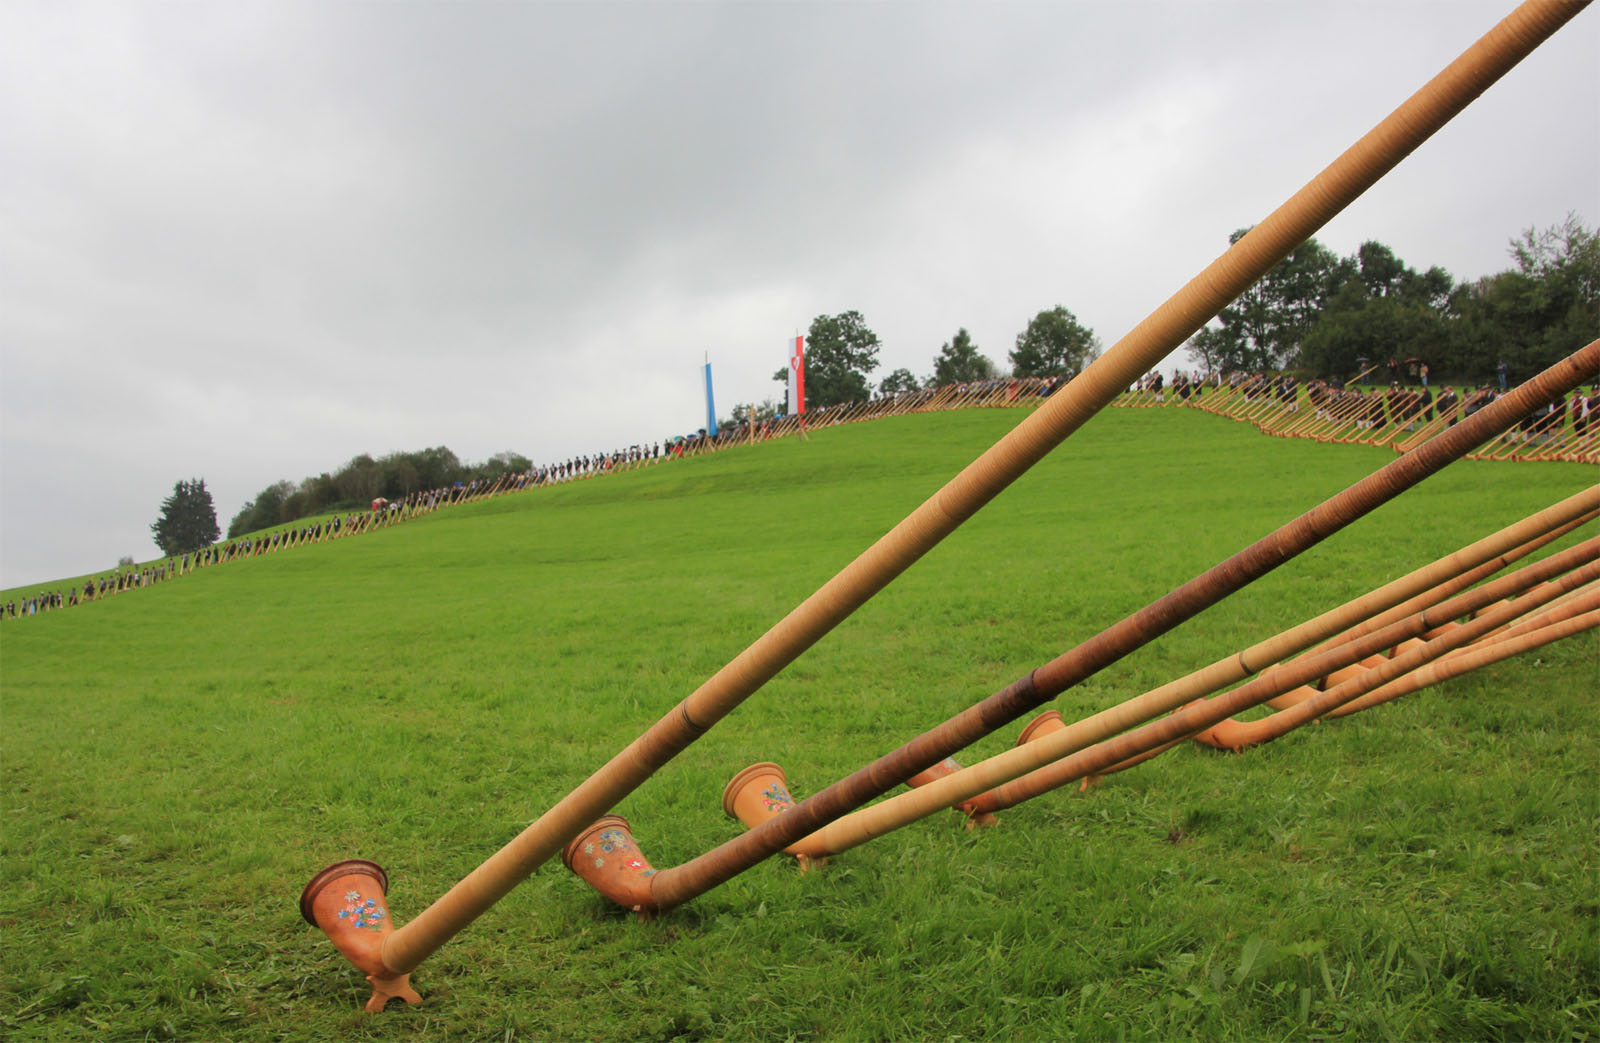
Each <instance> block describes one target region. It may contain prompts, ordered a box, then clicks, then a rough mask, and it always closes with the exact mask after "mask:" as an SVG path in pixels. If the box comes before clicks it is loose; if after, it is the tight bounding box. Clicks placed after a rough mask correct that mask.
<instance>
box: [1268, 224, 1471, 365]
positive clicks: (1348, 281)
mask: <svg viewBox="0 0 1600 1043" xmlns="http://www.w3.org/2000/svg"><path fill="white" fill-rule="evenodd" d="M1340 270H1341V271H1343V272H1345V273H1346V274H1345V280H1344V283H1343V284H1342V285H1341V286H1339V288H1338V289H1337V290H1335V291H1333V292H1332V293H1330V294H1328V295H1326V297H1325V298H1324V300H1323V306H1322V309H1321V311H1320V312H1318V314H1317V316H1316V318H1315V319H1314V320H1312V322H1311V323H1310V325H1309V326H1307V327H1306V329H1305V330H1304V332H1303V334H1302V335H1301V337H1300V350H1299V363H1300V365H1301V366H1303V367H1306V368H1309V369H1310V370H1312V371H1313V372H1315V373H1316V374H1317V375H1319V376H1338V377H1345V378H1350V377H1354V376H1355V375H1356V373H1357V372H1358V371H1359V370H1360V368H1361V367H1360V365H1359V363H1358V362H1357V360H1358V359H1362V358H1365V359H1367V360H1368V361H1369V365H1370V364H1371V363H1379V364H1381V363H1382V362H1384V361H1385V360H1386V359H1389V358H1391V357H1396V358H1402V359H1404V358H1419V359H1421V360H1423V361H1424V362H1426V363H1428V365H1429V367H1430V368H1433V369H1438V368H1439V367H1440V365H1441V363H1445V362H1446V355H1447V354H1448V352H1447V348H1446V336H1447V333H1448V329H1447V326H1446V323H1445V314H1444V308H1445V305H1446V303H1447V302H1448V301H1449V299H1450V290H1451V288H1452V286H1453V284H1454V280H1453V279H1451V277H1450V273H1449V272H1446V271H1445V270H1444V269H1443V268H1439V267H1433V268H1429V269H1428V270H1427V271H1426V272H1423V273H1421V274H1419V273H1418V272H1417V271H1416V270H1415V269H1414V268H1411V267H1409V266H1408V265H1406V264H1405V262H1403V261H1401V260H1400V258H1398V257H1396V256H1395V254H1394V251H1393V250H1391V249H1389V247H1387V246H1385V245H1384V244H1382V243H1380V242H1377V241H1376V240H1371V239H1369V240H1367V241H1366V242H1364V243H1362V244H1361V246H1360V248H1359V249H1357V251H1356V253H1355V255H1354V256H1353V257H1348V258H1346V259H1345V260H1344V261H1342V262H1340Z"/></svg>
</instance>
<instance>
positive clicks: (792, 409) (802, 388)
mask: <svg viewBox="0 0 1600 1043" xmlns="http://www.w3.org/2000/svg"><path fill="white" fill-rule="evenodd" d="M805 411H806V339H805V338H804V337H801V336H796V337H795V338H794V340H793V341H791V342H790V344H789V414H790V415H791V416H801V415H804V413H805Z"/></svg>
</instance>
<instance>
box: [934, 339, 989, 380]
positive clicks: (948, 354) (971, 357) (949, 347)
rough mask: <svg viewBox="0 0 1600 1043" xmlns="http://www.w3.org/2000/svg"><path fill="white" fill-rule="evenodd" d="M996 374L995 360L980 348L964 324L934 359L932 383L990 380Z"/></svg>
mask: <svg viewBox="0 0 1600 1043" xmlns="http://www.w3.org/2000/svg"><path fill="white" fill-rule="evenodd" d="M994 375H995V368H994V361H993V360H992V359H990V358H989V357H988V356H987V355H985V354H983V353H982V352H980V351H979V350H978V346H977V345H976V344H974V343H972V335H971V334H969V333H968V332H967V330H966V327H964V326H963V327H962V328H961V329H959V330H956V335H955V336H954V337H952V338H951V339H950V340H949V341H947V342H945V344H944V346H943V347H941V348H940V349H939V354H938V355H937V356H935V358H934V360H933V380H932V384H933V385H934V386H936V387H937V386H942V385H945V384H966V383H970V382H972V381H976V380H988V379H990V378H991V377H993V376H994Z"/></svg>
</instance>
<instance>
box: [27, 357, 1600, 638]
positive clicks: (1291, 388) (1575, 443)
mask: <svg viewBox="0 0 1600 1043" xmlns="http://www.w3.org/2000/svg"><path fill="white" fill-rule="evenodd" d="M1063 383H1065V380H1064V379H1063V378H1053V377H1052V378H1029V379H996V380H987V381H978V382H973V383H966V384H951V385H947V386H945V387H939V388H927V389H923V390H919V391H909V392H903V393H901V394H899V395H893V396H886V397H883V398H877V399H872V400H870V401H865V402H851V403H845V404H842V405H836V406H827V407H824V408H821V409H818V410H815V411H813V412H810V413H806V414H802V415H793V416H780V417H776V418H774V419H772V420H768V421H765V422H762V423H741V424H736V425H730V426H724V427H722V428H720V429H719V430H718V432H717V434H716V435H715V436H708V435H691V436H689V437H687V438H684V439H680V440H677V441H675V442H673V443H671V444H670V445H667V446H666V447H665V448H661V449H657V450H656V451H649V452H646V451H640V450H638V449H637V448H634V449H628V450H619V451H617V452H614V453H607V454H601V455H597V456H586V457H578V458H575V459H572V460H568V461H564V462H561V463H556V464H551V465H548V466H543V467H536V468H532V469H530V470H528V471H524V472H516V473H507V474H505V475H502V476H501V477H500V478H499V479H497V480H494V481H490V480H488V479H477V480H474V481H471V482H467V483H461V484H457V485H454V486H451V487H448V488H441V489H430V490H426V491H419V492H416V493H412V494H411V495H409V496H407V497H405V498H404V499H403V500H395V501H390V500H383V499H379V500H374V501H372V504H371V509H370V510H368V511H363V512H360V513H354V512H351V513H346V514H343V515H333V516H331V517H326V518H322V519H318V520H314V521H306V522H303V523H298V524H293V525H289V526H285V527H283V528H279V529H274V530H268V531H265V532H259V533H254V534H252V535H249V536H243V537H240V538H238V539H230V540H226V541H223V542H219V543H216V544H214V545H212V546H210V547H204V548H201V549H200V550H197V551H194V552H193V553H190V554H183V555H178V556H175V557H171V558H167V559H163V560H161V561H156V562H152V563H149V564H146V565H145V566H143V567H140V568H131V569H117V570H115V571H112V572H108V573H105V574H102V575H98V576H90V577H88V578H86V579H85V580H84V581H83V582H82V584H81V586H80V585H79V584H78V583H77V582H76V581H74V582H73V583H72V584H70V585H67V586H65V587H63V588H58V589H55V590H44V591H40V592H39V593H37V594H34V595H32V596H29V597H25V598H22V599H20V600H18V599H12V600H10V601H8V602H6V604H5V605H4V606H3V607H0V618H7V619H19V618H26V617H28V616H34V615H38V614H40V613H44V612H52V611H56V610H59V609H63V608H72V607H75V606H78V605H82V604H87V603H90V602H94V601H101V600H104V599H106V598H110V597H115V596H117V595H120V594H125V593H128V592H130V591H135V590H142V589H144V588H146V587H150V586H154V585H156V584H159V583H165V582H168V581H170V580H173V579H177V578H179V577H182V576H187V575H189V574H191V573H193V572H194V571H196V570H197V569H203V568H210V567H214V566H217V565H223V564H227V563H229V562H235V561H241V560H244V559H247V558H255V557H260V556H261V555H264V554H276V553H278V552H279V551H284V550H291V549H294V548H296V547H304V546H307V545H310V544H315V543H326V542H328V541H330V540H335V539H343V538H346V537H349V536H357V535H360V534H362V533H366V532H374V531H376V530H378V529H382V528H387V527H389V526H391V525H395V524H398V523H400V522H404V521H409V520H411V519H413V518H417V517H420V516H422V515H425V514H430V513H432V512H434V511H437V510H439V509H441V508H444V507H452V506H457V505H460V504H464V503H471V502H473V501H476V500H481V499H485V498H487V497H490V496H501V495H505V494H508V493H514V492H522V491H525V490H528V489H534V488H542V487H547V486H552V485H560V484H564V483H566V482H572V481H577V480H580V479H584V478H593V477H597V476H600V475H606V474H611V473H615V472H621V471H628V470H635V469H638V468H642V467H648V466H653V465H655V464H659V463H664V462H670V461H672V460H677V459H681V458H682V457H685V456H699V455H702V454H705V453H711V452H717V451H719V450H722V449H728V448H733V447H735V446H741V445H749V444H752V443H755V442H763V441H768V440H770V439H774V438H785V437H788V436H791V435H804V434H805V433H806V432H807V431H809V430H814V429H818V428H824V427H832V426H836V425H838V424H846V423H853V422H855V421H860V420H872V419H878V418H881V417H887V416H899V415H902V414H906V413H922V412H934V411H943V410H953V409H971V408H979V407H988V408H993V407H1006V406H1031V405H1035V404H1037V403H1038V402H1039V401H1041V400H1042V399H1044V398H1046V397H1048V396H1049V395H1050V394H1051V393H1052V392H1054V391H1055V390H1056V389H1057V388H1058V387H1059V386H1060V385H1061V384H1063ZM1501 394H1503V392H1500V391H1495V390H1492V389H1490V388H1478V389H1476V390H1472V391H1467V392H1464V393H1461V394H1458V393H1457V392H1456V391H1455V390H1454V389H1452V388H1450V387H1445V388H1443V389H1441V391H1440V393H1439V394H1438V396H1437V397H1435V396H1434V394H1433V392H1432V390H1431V389H1430V388H1428V387H1427V386H1426V385H1424V386H1422V387H1420V388H1409V387H1398V386H1391V387H1389V388H1387V389H1372V388H1369V389H1366V390H1363V389H1362V388H1360V387H1359V386H1356V385H1354V384H1352V385H1351V386H1348V387H1346V386H1343V385H1336V384H1329V383H1327V382H1324V381H1320V380H1313V381H1309V382H1307V383H1305V384H1304V385H1302V384H1300V383H1299V382H1297V381H1295V380H1294V379H1293V378H1292V377H1273V376H1268V375H1266V374H1244V373H1233V374H1228V375H1226V376H1224V375H1220V374H1218V375H1213V376H1208V377H1204V378H1191V377H1189V376H1187V375H1184V374H1178V375H1177V376H1176V377H1175V378H1174V380H1173V381H1172V383H1171V384H1167V383H1166V382H1165V381H1163V380H1161V379H1159V378H1156V377H1154V376H1152V377H1150V378H1146V379H1145V380H1143V381H1141V382H1140V384H1139V386H1137V387H1134V388H1132V389H1130V390H1129V391H1128V392H1127V393H1126V394H1125V395H1123V396H1121V397H1120V398H1119V399H1117V400H1116V401H1115V402H1114V403H1112V404H1113V405H1118V406H1124V407H1129V408H1160V407H1188V408H1196V409H1203V410H1205V411H1207V412H1210V413H1214V414H1217V415H1219V416H1226V417H1229V418H1231V419H1234V420H1241V421H1248V422H1251V423H1253V424H1255V425H1256V427H1257V428H1259V429H1260V430H1261V431H1263V432H1265V433H1267V434H1272V435H1277V436H1280V437H1298V438H1314V439H1316V440H1318V441H1321V442H1339V443H1363V444H1367V445H1377V446H1387V447H1389V448H1391V449H1394V450H1395V451H1397V452H1405V451H1406V450H1408V449H1410V448H1412V447H1414V446H1416V445H1418V444H1420V443H1422V442H1423V441H1426V440H1427V439H1428V438H1430V437H1432V436H1433V435H1434V434H1437V433H1438V432H1439V431H1440V430H1442V429H1444V428H1446V427H1450V426H1453V425H1455V424H1456V423H1457V422H1459V421H1460V420H1461V419H1463V418H1465V417H1468V416H1471V415H1472V414H1474V413H1476V412H1477V411H1478V410H1479V409H1482V408H1483V407H1484V406H1485V405H1487V404H1489V403H1490V402H1492V401H1494V400H1495V399H1496V398H1498V397H1500V395H1501ZM1468 458H1469V459H1480V460H1481V459H1494V460H1566V461H1578V462H1584V463H1595V462H1600V389H1596V388H1593V387H1592V388H1591V389H1590V390H1589V391H1588V392H1587V393H1584V392H1582V391H1577V392H1574V393H1573V394H1572V395H1571V396H1570V398H1569V399H1568V400H1566V401H1565V402H1564V403H1562V404H1556V403H1552V404H1551V405H1550V406H1549V407H1548V408H1546V409H1545V410H1542V411H1539V412H1536V413H1534V414H1531V415H1529V416H1528V417H1525V418H1524V419H1523V420H1522V422H1521V423H1520V424H1519V425H1518V427H1517V428H1516V429H1515V430H1512V431H1508V432H1507V433H1506V434H1505V435H1503V436H1501V437H1500V438H1499V439H1496V440H1495V441H1493V442H1490V443H1488V444H1487V445H1485V446H1483V447H1482V448H1480V449H1479V450H1477V451H1476V452H1474V453H1470V454H1468Z"/></svg>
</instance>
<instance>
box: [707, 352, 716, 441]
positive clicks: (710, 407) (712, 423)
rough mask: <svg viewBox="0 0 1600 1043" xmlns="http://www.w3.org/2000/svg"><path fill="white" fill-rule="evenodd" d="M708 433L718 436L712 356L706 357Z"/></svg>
mask: <svg viewBox="0 0 1600 1043" xmlns="http://www.w3.org/2000/svg"><path fill="white" fill-rule="evenodd" d="M706 435H707V436H708V437H711V438H715V437H717V404H716V402H715V401H714V400H713V399H712V397H711V358H710V357H709V356H707V358H706Z"/></svg>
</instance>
